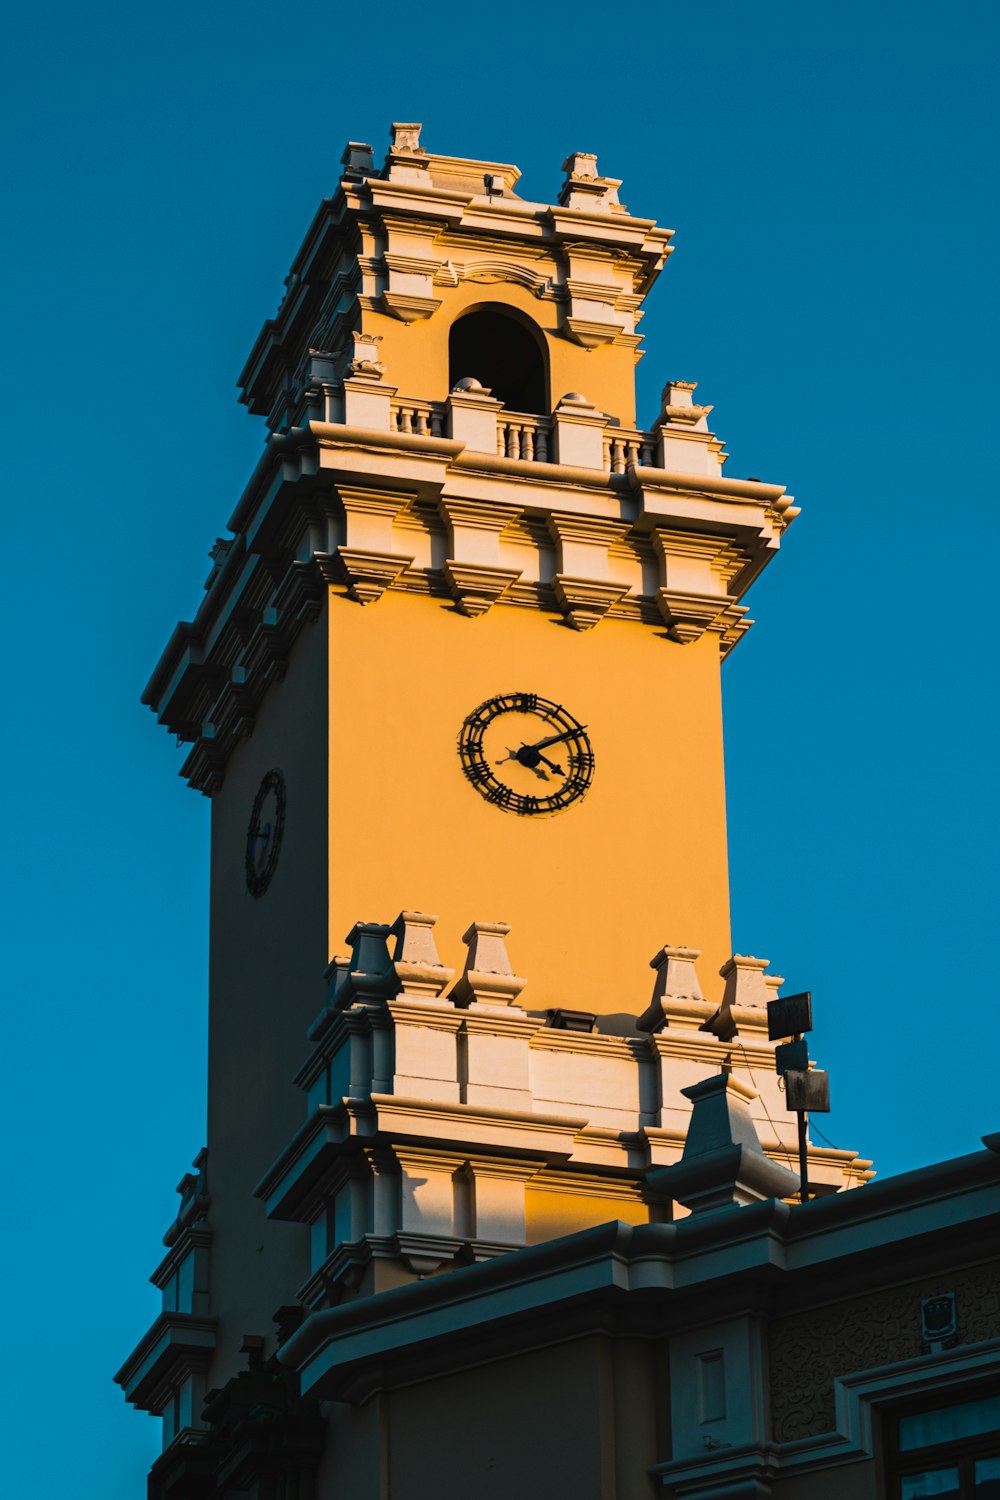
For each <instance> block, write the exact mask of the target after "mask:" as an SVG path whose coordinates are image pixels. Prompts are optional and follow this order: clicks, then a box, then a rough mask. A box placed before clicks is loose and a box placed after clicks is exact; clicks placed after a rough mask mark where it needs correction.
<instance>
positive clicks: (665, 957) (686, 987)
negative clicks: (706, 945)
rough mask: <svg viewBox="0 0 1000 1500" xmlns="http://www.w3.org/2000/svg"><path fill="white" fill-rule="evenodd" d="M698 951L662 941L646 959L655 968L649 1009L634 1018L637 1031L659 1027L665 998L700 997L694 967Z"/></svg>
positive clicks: (663, 1020) (664, 1018)
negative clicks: (655, 952) (636, 1018)
mask: <svg viewBox="0 0 1000 1500" xmlns="http://www.w3.org/2000/svg"><path fill="white" fill-rule="evenodd" d="M700 954H701V949H700V948H673V947H670V946H669V945H664V947H662V948H661V949H660V951H659V953H657V954H655V955H654V956H653V957H652V958H651V959H650V960H649V967H650V968H651V969H655V970H656V980H655V982H654V984H653V998H652V1000H651V1001H650V1004H649V1009H648V1010H646V1011H644V1012H643V1014H642V1015H641V1016H640V1017H639V1019H638V1021H637V1022H636V1025H637V1026H638V1028H639V1030H640V1031H659V1030H660V1029H661V1028H662V1027H663V1026H665V1025H666V1022H667V1018H666V1012H665V1009H664V1003H663V1002H664V1001H665V1000H703V999H704V996H703V995H702V993H701V985H700V984H699V983H698V975H697V973H696V972H695V967H694V965H695V959H697V958H698V957H699V956H700Z"/></svg>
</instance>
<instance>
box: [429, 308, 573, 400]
mask: <svg viewBox="0 0 1000 1500" xmlns="http://www.w3.org/2000/svg"><path fill="white" fill-rule="evenodd" d="M448 376H449V378H448V388H449V390H453V389H454V388H455V386H456V385H457V384H458V382H459V381H460V380H465V379H470V378H471V379H473V380H478V381H479V383H480V385H483V386H485V387H486V388H487V390H489V391H490V392H491V394H492V395H493V396H494V397H495V398H496V400H497V401H502V402H503V404H504V406H505V407H506V408H507V410H508V411H515V412H525V413H526V414H528V415H531V416H539V417H544V416H547V415H548V413H549V405H548V400H547V393H546V385H547V381H546V372H545V359H544V356H543V354H542V351H541V349H540V348H539V346H538V342H537V339H536V337H535V335H534V334H532V332H531V331H530V329H528V328H527V327H526V325H525V324H524V323H522V322H521V321H520V319H518V318H514V317H511V315H510V314H509V313H507V312H501V311H499V310H497V309H495V308H491V307H487V308H481V309H480V310H479V311H478V312H471V313H466V314H465V316H464V317H461V318H459V319H458V320H457V321H456V322H455V323H453V324H452V326H451V332H450V333H449V335H448Z"/></svg>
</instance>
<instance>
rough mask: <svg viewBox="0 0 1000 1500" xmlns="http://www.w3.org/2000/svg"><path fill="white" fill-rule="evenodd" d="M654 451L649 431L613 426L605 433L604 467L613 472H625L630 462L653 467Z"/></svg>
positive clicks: (636, 465)
mask: <svg viewBox="0 0 1000 1500" xmlns="http://www.w3.org/2000/svg"><path fill="white" fill-rule="evenodd" d="M654 453H655V448H654V445H653V439H652V438H651V437H650V435H649V433H648V432H639V431H638V430H637V429H630V428H626V427H613V428H611V429H610V431H608V432H605V434H604V467H605V469H607V471H608V472H609V473H611V474H624V473H625V470H626V469H627V468H628V466H629V464H633V465H635V467H636V468H638V467H639V466H640V465H641V466H643V467H645V468H647V469H649V468H652V467H653V455H654Z"/></svg>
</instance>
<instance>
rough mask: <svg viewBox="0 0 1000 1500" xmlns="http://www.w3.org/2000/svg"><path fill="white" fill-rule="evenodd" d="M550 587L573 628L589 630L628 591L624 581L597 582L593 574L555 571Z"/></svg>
mask: <svg viewBox="0 0 1000 1500" xmlns="http://www.w3.org/2000/svg"><path fill="white" fill-rule="evenodd" d="M552 587H553V589H554V590H555V595H556V599H557V601H558V604H559V608H560V609H561V610H562V612H563V614H564V615H565V616H566V622H567V624H569V625H572V627H573V629H574V630H592V629H593V628H594V626H595V625H598V624H599V623H600V622H601V620H603V619H604V616H605V615H606V614H607V612H608V610H609V609H611V608H612V607H613V606H614V605H615V604H617V603H618V602H619V600H621V599H624V597H625V595H626V594H627V593H628V592H629V587H628V584H622V583H598V582H597V581H596V580H595V579H593V578H571V577H570V576H569V574H567V573H557V574H556V575H555V577H554V578H553V580H552Z"/></svg>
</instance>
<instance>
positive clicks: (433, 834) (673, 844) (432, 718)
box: [289, 593, 731, 1015]
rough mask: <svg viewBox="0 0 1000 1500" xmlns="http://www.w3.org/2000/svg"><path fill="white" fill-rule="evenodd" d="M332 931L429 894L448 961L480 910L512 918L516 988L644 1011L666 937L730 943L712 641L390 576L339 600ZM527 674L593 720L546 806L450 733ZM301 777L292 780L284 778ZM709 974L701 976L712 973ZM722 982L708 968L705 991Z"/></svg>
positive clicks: (576, 1004)
mask: <svg viewBox="0 0 1000 1500" xmlns="http://www.w3.org/2000/svg"><path fill="white" fill-rule="evenodd" d="M328 620H329V636H330V641H329V661H330V694H329V703H330V757H329V809H330V942H331V948H332V949H333V951H337V952H340V951H343V939H344V936H345V934H346V933H347V932H348V930H349V929H350V927H351V926H352V924H353V923H354V922H355V921H356V920H358V919H362V920H364V921H391V920H392V919H393V918H394V917H395V915H396V913H397V912H398V911H399V910H401V909H403V908H411V909H418V910H424V911H431V912H435V913H437V914H438V915H439V917H440V922H439V925H438V927H437V929H436V933H437V936H438V945H439V949H440V951H441V954H442V959H443V961H444V962H446V963H449V964H453V965H458V966H460V965H461V959H462V954H463V952H464V949H463V947H462V944H461V941H460V939H461V935H462V933H463V932H464V931H465V929H466V927H467V926H468V924H469V923H470V922H471V921H473V920H476V921H504V922H509V923H510V924H511V926H512V929H513V930H512V932H511V935H510V938H509V940H508V946H509V950H510V954H511V958H512V961H513V963H514V967H515V969H516V971H517V972H518V973H519V974H522V975H525V976H526V977H527V979H528V981H529V984H528V988H527V989H526V990H525V991H524V994H523V996H522V999H521V1002H520V1003H521V1004H523V1005H524V1006H526V1007H527V1008H528V1009H529V1010H532V1009H534V1010H539V1009H546V1008H548V1007H553V1006H559V1007H566V1008H569V1009H575V1010H589V1011H594V1012H597V1013H599V1014H609V1013H614V1012H628V1013H631V1014H632V1015H638V1014H640V1013H641V1012H642V1011H643V1010H644V1009H645V1007H646V1005H647V1004H648V1001H649V996H650V992H651V988H652V976H651V974H650V972H649V969H648V967H647V965H648V962H649V960H650V958H651V957H652V956H653V954H654V953H655V952H656V951H657V950H658V949H659V948H660V947H661V946H662V944H663V943H664V942H671V943H689V944H691V945H692V946H693V947H697V948H700V949H701V950H702V952H703V954H704V957H703V959H702V960H701V963H700V968H701V972H702V974H703V975H704V976H706V978H707V977H708V976H711V975H712V974H714V973H717V972H718V969H719V967H720V966H721V964H722V963H723V962H724V961H725V959H726V958H727V957H728V956H729V953H730V951H731V949H730V946H729V900H728V880H727V869H726V827H725V790H724V779H723V747H722V713H721V702H720V673H719V649H718V642H717V640H716V638H715V637H714V636H708V635H706V636H704V637H703V638H702V639H701V640H700V641H697V642H695V643H693V644H691V645H686V646H678V645H676V644H674V643H673V642H670V641H667V640H664V639H663V636H662V634H660V633H659V632H656V631H652V630H650V629H649V628H648V627H647V626H644V625H641V624H639V623H637V622H635V623H634V622H631V621H627V620H605V621H604V622H603V623H602V624H601V625H600V626H599V627H598V628H597V629H596V630H593V631H590V632H586V633H584V632H578V631H575V630H572V629H569V628H568V627H567V626H566V625H564V624H563V623H562V622H561V621H559V620H557V619H555V618H553V617H552V616H550V615H546V614H543V613H542V612H540V611H538V610H529V609H518V608H511V607H504V606H498V607H494V608H493V609H492V610H490V612H489V613H488V614H486V615H483V616H481V617H480V618H478V619H471V620H470V619H467V618H465V617H464V616H462V615H459V614H458V613H457V612H456V611H455V609H454V608H453V607H451V606H450V605H449V604H448V603H447V602H445V601H442V600H438V599H429V598H427V597H426V596H423V597H421V596H416V595H409V594H405V593H389V594H386V595H384V596H383V598H382V599H381V600H380V601H379V602H378V603H377V604H374V605H369V606H366V607H361V606H359V605H358V604H355V603H354V602H353V601H351V600H349V599H347V598H345V597H344V596H343V595H336V594H335V595H331V597H330V601H329V613H328ZM515 691H525V692H534V693H538V694H540V695H542V696H545V697H549V698H552V699H554V700H555V701H557V702H560V703H562V704H563V705H564V706H565V707H566V708H567V709H568V710H569V712H570V713H572V714H574V715H575V716H576V718H577V719H579V720H580V721H581V722H582V723H584V724H586V725H587V726H588V735H589V737H590V740H591V743H592V745H593V750H594V757H595V772H594V778H593V783H592V785H591V787H590V789H589V791H588V792H587V794H586V796H585V797H584V798H583V800H582V801H581V802H578V803H575V804H573V805H571V806H570V807H568V808H566V809H564V810H563V811H561V812H558V813H555V814H551V815H549V816H541V817H526V816H519V815H517V814H514V813H511V812H505V811H502V810H500V809H498V808H496V807H493V806H491V805H490V804H489V803H487V802H486V801H485V800H484V799H483V797H482V796H480V794H479V793H478V792H477V791H476V790H475V789H474V788H473V787H472V786H471V785H470V783H469V782H468V781H467V780H466V778H465V776H464V774H463V771H462V766H461V762H460V760H459V756H458V753H457V748H456V741H457V737H458V734H459V730H460V729H461V726H462V723H463V721H464V719H465V717H466V716H467V715H468V714H469V713H470V712H471V711H472V710H473V709H475V708H476V707H478V705H479V704H480V703H482V702H483V701H484V700H485V699H487V698H489V697H492V696H493V695H494V694H497V693H506V692H515ZM291 795H292V788H291V787H290V788H289V796H290V797H291ZM703 982H704V981H703ZM716 988H719V987H718V986H710V989H709V993H710V994H711V993H712V992H713V990H714V989H716Z"/></svg>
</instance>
